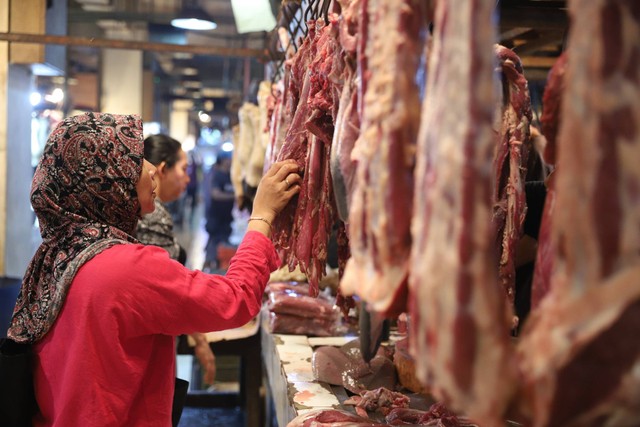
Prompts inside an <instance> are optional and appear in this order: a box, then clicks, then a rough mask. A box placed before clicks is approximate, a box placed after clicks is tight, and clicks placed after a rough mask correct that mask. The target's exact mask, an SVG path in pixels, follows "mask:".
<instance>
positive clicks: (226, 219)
mask: <svg viewBox="0 0 640 427" xmlns="http://www.w3.org/2000/svg"><path fill="white" fill-rule="evenodd" d="M230 171H231V156H230V155H229V154H227V153H220V154H219V155H218V159H217V160H216V163H215V165H214V166H213V170H212V173H211V190H210V195H211V201H210V203H209V206H208V208H207V212H206V215H207V222H206V226H205V229H206V230H207V233H209V239H208V241H207V246H206V249H205V260H204V266H203V270H204V269H209V270H212V269H216V268H218V265H219V263H218V245H220V244H222V243H228V242H229V237H230V236H231V231H232V228H231V223H232V222H233V214H232V211H233V206H234V204H235V193H234V191H233V185H232V184H231V172H230Z"/></svg>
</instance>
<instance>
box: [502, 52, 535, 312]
mask: <svg viewBox="0 0 640 427" xmlns="http://www.w3.org/2000/svg"><path fill="white" fill-rule="evenodd" d="M495 52H496V57H497V59H498V71H499V74H500V76H501V77H502V79H501V81H502V102H501V103H500V107H501V108H500V117H501V127H500V130H499V132H498V144H497V147H496V152H495V157H494V165H493V168H494V173H495V178H494V189H493V192H494V194H493V202H494V208H493V209H494V210H493V223H494V227H495V229H496V246H497V250H498V254H499V266H498V278H499V280H500V283H501V284H502V287H503V289H504V291H505V294H506V297H507V298H508V301H509V303H510V304H513V301H514V297H515V274H516V265H515V258H516V254H515V250H516V245H517V243H518V241H519V240H520V238H521V237H522V234H523V229H522V226H523V224H524V218H525V213H526V206H525V205H526V198H525V192H524V182H525V178H526V175H527V158H528V156H529V151H530V145H531V142H530V138H529V123H530V122H531V99H530V97H529V87H528V84H527V80H526V79H525V77H524V71H523V69H522V63H521V62H520V58H519V57H518V55H516V54H515V53H514V52H513V51H512V50H511V49H508V48H506V47H504V46H500V45H496V46H495Z"/></svg>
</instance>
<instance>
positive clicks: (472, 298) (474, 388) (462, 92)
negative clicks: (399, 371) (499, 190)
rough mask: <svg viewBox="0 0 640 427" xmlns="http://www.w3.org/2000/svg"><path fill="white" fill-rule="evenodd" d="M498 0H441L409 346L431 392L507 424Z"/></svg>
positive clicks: (479, 417) (418, 199)
mask: <svg viewBox="0 0 640 427" xmlns="http://www.w3.org/2000/svg"><path fill="white" fill-rule="evenodd" d="M494 7H495V2H494V1H493V0H474V1H470V0H449V1H439V2H437V4H436V15H435V21H434V35H433V51H432V52H431V54H430V58H429V69H428V72H427V88H426V95H425V100H424V103H423V108H422V119H421V127H420V135H419V139H418V151H417V164H416V174H415V176H416V188H415V195H414V208H413V222H412V226H411V231H412V237H413V247H412V250H411V269H410V280H409V283H410V298H409V305H410V314H411V354H412V356H413V358H414V359H415V361H416V375H417V377H418V378H419V379H420V380H421V382H422V383H423V384H424V385H425V386H426V387H428V388H429V389H430V390H431V391H432V393H433V395H434V396H435V397H436V398H438V399H439V400H442V401H443V402H445V403H446V404H447V405H448V406H450V407H451V408H452V409H453V410H455V411H459V412H460V413H464V414H465V415H468V416H469V417H470V418H471V419H472V420H474V421H476V422H478V423H479V424H480V425H486V426H498V425H502V420H503V416H504V414H505V412H506V410H507V406H508V404H509V400H510V399H511V397H512V393H513V392H514V388H515V373H516V370H515V364H514V363H513V358H512V351H511V347H510V342H509V324H508V321H507V320H508V315H507V313H508V310H507V307H506V299H505V297H504V294H503V293H502V291H501V290H500V287H499V284H498V278H497V268H496V266H497V260H496V254H495V247H494V244H493V241H494V239H493V231H492V226H491V225H492V202H491V199H492V182H493V180H492V174H491V164H492V159H493V154H494V148H495V136H494V132H493V130H492V124H493V119H494V111H495V106H496V98H495V96H494V95H495V90H494V88H495V86H494V60H495V55H494V51H493V46H494V43H495V33H494V27H493V24H492V13H493V10H494Z"/></svg>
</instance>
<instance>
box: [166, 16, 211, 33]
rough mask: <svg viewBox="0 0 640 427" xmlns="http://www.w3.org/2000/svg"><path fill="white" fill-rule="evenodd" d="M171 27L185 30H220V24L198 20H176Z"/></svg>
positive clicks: (173, 20) (172, 21)
mask: <svg viewBox="0 0 640 427" xmlns="http://www.w3.org/2000/svg"><path fill="white" fill-rule="evenodd" d="M171 25H173V26H174V27H176V28H182V29H183V30H194V31H204V30H215V29H216V28H218V24H216V23H215V22H213V21H206V20H204V19H198V18H176V19H172V20H171Z"/></svg>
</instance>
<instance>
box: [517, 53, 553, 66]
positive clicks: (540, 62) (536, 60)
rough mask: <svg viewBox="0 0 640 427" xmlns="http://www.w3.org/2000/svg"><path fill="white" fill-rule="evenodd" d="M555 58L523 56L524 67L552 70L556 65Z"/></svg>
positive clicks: (521, 58)
mask: <svg viewBox="0 0 640 427" xmlns="http://www.w3.org/2000/svg"><path fill="white" fill-rule="evenodd" d="M556 59H557V58H555V57H551V56H549V57H547V56H521V57H520V60H521V61H522V66H523V67H524V68H528V67H529V68H547V69H549V68H551V67H553V64H555V63H556Z"/></svg>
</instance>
